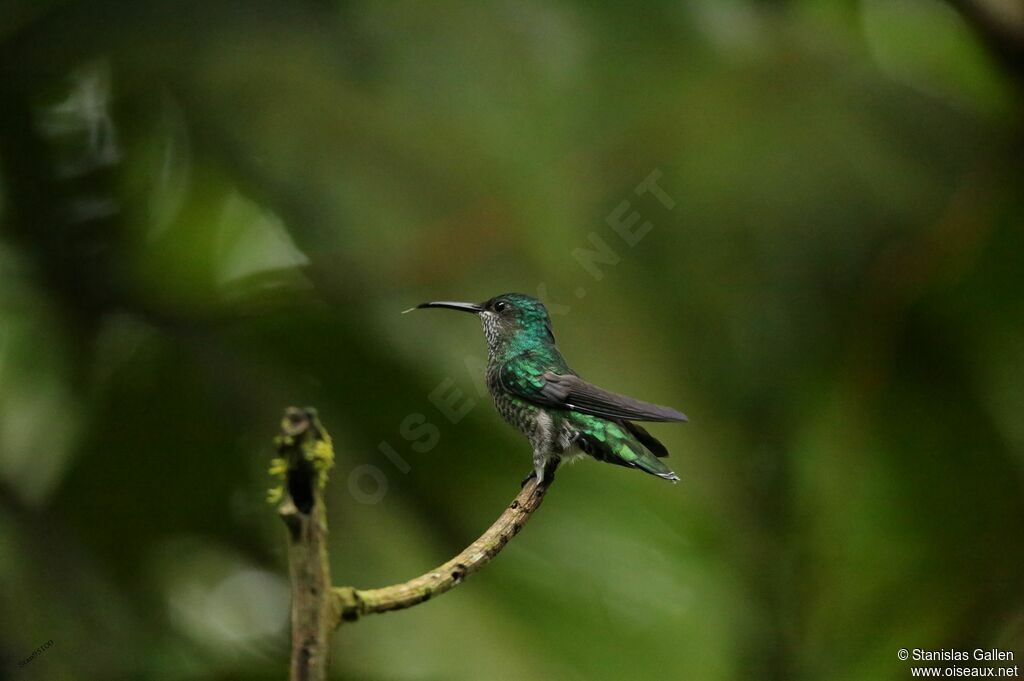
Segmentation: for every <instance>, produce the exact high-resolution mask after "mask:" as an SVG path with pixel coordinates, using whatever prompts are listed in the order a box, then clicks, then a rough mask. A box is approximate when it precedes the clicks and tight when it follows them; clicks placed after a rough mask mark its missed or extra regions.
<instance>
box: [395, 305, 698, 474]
mask: <svg viewBox="0 0 1024 681" xmlns="http://www.w3.org/2000/svg"><path fill="white" fill-rule="evenodd" d="M425 308H443V309H448V310H459V311H461V312H470V313H472V314H475V315H478V316H479V317H480V320H481V322H482V324H483V328H484V336H485V337H486V339H487V389H488V390H489V391H490V393H491V397H492V398H493V399H494V405H495V407H496V408H497V410H498V413H499V414H500V415H501V416H502V418H504V419H505V421H507V422H508V423H509V424H511V425H512V426H513V427H515V428H517V429H518V430H520V431H521V432H522V433H523V434H524V435H525V436H526V437H527V439H528V440H529V441H530V445H531V446H532V447H533V472H532V473H531V474H530V475H529V476H527V477H526V479H525V480H523V484H526V481H527V480H529V479H530V478H531V477H534V476H536V478H537V484H538V485H540V484H544V483H545V482H546V483H548V484H550V483H551V481H552V480H553V478H554V474H555V470H556V469H557V468H558V466H559V464H560V463H561V462H562V461H570V460H573V459H575V458H578V457H580V456H590V457H593V458H594V459H597V460H598V461H604V462H606V463H612V464H616V465H619V466H625V467H627V468H637V469H640V470H642V471H644V472H645V473H650V474H651V475H656V476H658V477H659V478H663V479H665V480H670V481H672V482H676V481H678V480H679V476H677V475H676V474H675V473H673V472H672V470H671V469H670V468H669V467H668V466H666V465H665V464H664V463H663V462H662V461H661V459H663V458H665V457H666V456H668V450H667V449H665V446H664V445H663V444H661V443H660V442H658V440H657V439H655V437H654V436H653V435H651V434H650V433H649V432H647V431H646V430H645V429H644V428H643V427H641V426H639V425H637V424H636V423H634V421H686V420H687V418H686V415H685V414H683V413H681V412H678V411H676V410H675V409H671V408H669V407H662V406H659V405H656V404H650V403H648V402H641V401H640V400H635V399H633V398H631V397H626V396H624V395H617V394H615V393H612V392H609V391H607V390H603V389H602V388H598V387H597V386H595V385H592V384H590V383H587V382H586V381H584V380H583V379H582V378H580V377H579V376H577V375H576V372H574V371H573V370H572V369H570V368H569V365H568V363H566V361H565V358H564V357H562V353H561V352H559V351H558V348H557V347H556V346H555V336H554V333H552V331H551V317H550V316H549V315H548V311H547V308H545V307H544V304H543V303H542V302H541V301H539V300H537V299H536V298H532V297H530V296H527V295H524V294H522V293H503V294H502V295H499V296H495V297H494V298H491V299H490V300H488V301H485V302H483V303H480V304H476V303H458V302H451V301H434V302H429V303H422V304H421V305H417V306H416V307H414V308H411V309H409V310H406V312H412V311H413V310H416V309H425Z"/></svg>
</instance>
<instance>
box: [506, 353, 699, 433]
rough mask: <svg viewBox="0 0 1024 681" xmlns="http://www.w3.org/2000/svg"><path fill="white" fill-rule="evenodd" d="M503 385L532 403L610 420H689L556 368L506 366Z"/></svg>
mask: <svg viewBox="0 0 1024 681" xmlns="http://www.w3.org/2000/svg"><path fill="white" fill-rule="evenodd" d="M501 380H502V384H503V385H504V387H505V388H506V389H507V390H509V391H511V392H513V393H516V394H517V395H519V396H520V397H523V398H525V399H527V400H529V401H531V402H534V403H536V404H540V405H543V406H546V407H557V408H560V409H570V410H572V411H578V412H580V413H582V414H591V415H593V416H600V417H602V418H607V419H626V420H632V421H686V420H687V418H686V415H685V414H683V413H682V412H679V411H676V410H675V409H672V408H670V407H662V406H660V405H657V404H651V403H649V402H642V401H640V400H635V399H633V398H632V397H626V396H625V395H617V394H616V393H613V392H609V391H607V390H604V389H603V388H598V387H597V386H596V385H593V384H590V383H587V382H586V381H584V380H583V379H582V378H580V377H579V376H576V375H574V374H556V373H555V372H553V371H545V372H543V373H540V372H536V373H534V374H533V375H526V376H524V375H522V373H515V372H512V371H510V370H509V369H508V367H507V365H506V368H505V369H503V370H502V373H501Z"/></svg>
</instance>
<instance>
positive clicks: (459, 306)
mask: <svg viewBox="0 0 1024 681" xmlns="http://www.w3.org/2000/svg"><path fill="white" fill-rule="evenodd" d="M428 307H444V308H448V309H449V310H460V311H462V312H472V313H473V314H480V313H481V312H483V311H484V308H483V307H482V306H480V305H477V304H476V303H453V302H451V301H448V300H437V301H434V302H432V303H422V304H420V305H417V306H416V307H413V308H409V309H408V310H406V312H412V311H413V310H423V309H426V308H428Z"/></svg>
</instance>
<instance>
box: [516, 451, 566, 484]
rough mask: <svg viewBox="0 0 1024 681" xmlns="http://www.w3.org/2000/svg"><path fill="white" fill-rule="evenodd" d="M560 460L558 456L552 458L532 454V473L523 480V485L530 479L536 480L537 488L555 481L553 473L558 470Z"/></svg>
mask: <svg viewBox="0 0 1024 681" xmlns="http://www.w3.org/2000/svg"><path fill="white" fill-rule="evenodd" d="M561 461H562V459H561V457H559V456H553V455H548V454H534V455H533V473H531V474H530V475H528V476H527V477H526V480H523V484H524V485H525V484H526V483H527V481H529V479H530V478H534V477H535V478H537V486H538V487H540V486H541V485H544V486H547V485H550V484H551V483H552V482H554V481H555V471H556V470H557V469H558V464H559V463H561Z"/></svg>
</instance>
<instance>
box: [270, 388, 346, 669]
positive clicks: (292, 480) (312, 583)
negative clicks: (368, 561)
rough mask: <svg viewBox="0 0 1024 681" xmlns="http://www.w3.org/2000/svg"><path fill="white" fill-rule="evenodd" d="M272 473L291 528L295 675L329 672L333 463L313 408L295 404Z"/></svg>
mask: <svg viewBox="0 0 1024 681" xmlns="http://www.w3.org/2000/svg"><path fill="white" fill-rule="evenodd" d="M277 452H278V457H279V458H277V459H274V461H273V462H272V463H271V467H270V470H271V473H272V474H274V475H277V476H279V477H282V478H283V482H282V484H281V486H280V487H279V488H276V489H274V490H271V492H270V497H271V501H278V500H280V505H279V506H278V509H277V510H278V513H280V515H281V519H282V520H283V521H284V524H285V527H287V528H288V569H289V573H290V575H291V587H292V612H291V621H292V661H291V675H290V678H291V679H292V681H324V679H326V678H327V664H328V653H329V651H330V645H329V644H330V641H329V636H330V630H331V628H333V626H334V623H335V622H336V621H337V619H338V614H337V613H336V612H334V609H333V608H334V603H333V601H332V599H331V598H330V593H331V566H330V561H329V560H328V558H327V512H326V509H325V508H324V499H323V488H324V485H325V484H326V482H327V474H328V472H329V471H330V469H331V466H333V465H334V450H333V449H332V448H331V438H330V436H329V435H328V434H327V431H325V430H324V429H323V427H322V426H321V425H320V421H319V420H318V419H317V416H316V412H315V411H314V410H312V409H296V408H295V407H290V408H288V409H287V410H286V411H285V415H284V420H282V421H281V434H280V435H279V436H278V437H277Z"/></svg>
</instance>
